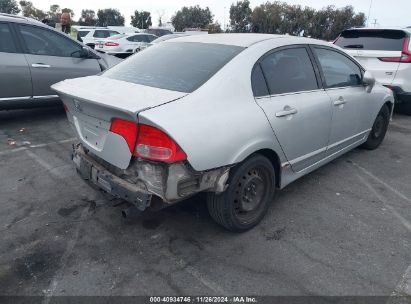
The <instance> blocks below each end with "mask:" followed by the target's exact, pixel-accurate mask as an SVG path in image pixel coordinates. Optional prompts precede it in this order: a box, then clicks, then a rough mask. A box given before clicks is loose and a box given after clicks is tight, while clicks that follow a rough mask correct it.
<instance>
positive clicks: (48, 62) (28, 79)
mask: <svg viewBox="0 0 411 304" xmlns="http://www.w3.org/2000/svg"><path fill="white" fill-rule="evenodd" d="M120 61H121V60H120V59H118V58H115V57H113V56H108V55H105V54H98V53H96V52H94V51H92V50H91V49H90V48H88V47H85V46H84V45H82V44H81V43H79V42H77V41H75V40H73V39H71V38H70V37H69V36H67V35H66V34H64V33H61V32H58V31H56V30H55V29H53V28H51V27H49V26H47V25H44V24H43V23H41V22H38V21H35V20H33V19H30V18H25V17H19V16H13V15H6V14H0V110H1V109H12V108H20V107H27V106H38V105H45V104H50V103H55V102H56V101H58V100H59V98H58V96H57V95H56V93H55V92H54V91H53V90H52V89H51V88H50V86H51V85H52V84H54V83H56V82H59V81H62V80H64V79H68V78H76V77H82V76H88V75H95V74H98V73H100V72H101V71H103V70H105V69H107V68H109V67H111V66H114V65H115V64H117V63H118V62H120Z"/></svg>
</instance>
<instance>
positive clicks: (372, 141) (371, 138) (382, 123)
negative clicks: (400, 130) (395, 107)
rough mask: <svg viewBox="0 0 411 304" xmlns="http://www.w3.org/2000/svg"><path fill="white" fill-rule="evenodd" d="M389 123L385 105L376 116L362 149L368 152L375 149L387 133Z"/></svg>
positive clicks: (388, 112)
mask: <svg viewBox="0 0 411 304" xmlns="http://www.w3.org/2000/svg"><path fill="white" fill-rule="evenodd" d="M389 121H390V110H389V109H388V106H387V105H384V106H383V107H382V108H381V110H380V112H379V113H378V115H377V118H376V119H375V121H374V125H373V126H372V129H371V132H370V134H369V135H368V138H367V141H366V142H365V143H364V144H363V145H362V147H363V148H365V149H368V150H374V149H377V148H378V147H379V146H380V145H381V143H382V141H383V140H384V137H385V134H386V133H387V129H388V124H389Z"/></svg>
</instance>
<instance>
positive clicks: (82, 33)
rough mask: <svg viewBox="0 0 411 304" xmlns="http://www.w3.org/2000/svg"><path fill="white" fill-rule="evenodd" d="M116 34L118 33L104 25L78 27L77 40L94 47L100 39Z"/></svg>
mask: <svg viewBox="0 0 411 304" xmlns="http://www.w3.org/2000/svg"><path fill="white" fill-rule="evenodd" d="M118 34H120V33H119V32H117V31H114V30H110V29H108V28H104V27H101V28H99V27H96V28H90V27H85V28H81V27H80V28H79V29H78V31H77V40H79V41H80V42H83V43H84V44H85V45H87V46H89V47H91V48H93V49H94V47H95V46H96V45H97V44H99V42H100V41H102V40H104V39H106V38H108V37H111V36H114V35H118Z"/></svg>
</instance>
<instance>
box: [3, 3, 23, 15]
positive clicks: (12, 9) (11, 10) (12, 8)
mask: <svg viewBox="0 0 411 304" xmlns="http://www.w3.org/2000/svg"><path fill="white" fill-rule="evenodd" d="M0 13H5V14H13V15H17V14H18V13H20V8H19V6H18V4H17V1H16V0H0Z"/></svg>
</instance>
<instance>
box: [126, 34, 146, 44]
mask: <svg viewBox="0 0 411 304" xmlns="http://www.w3.org/2000/svg"><path fill="white" fill-rule="evenodd" d="M127 40H128V41H132V42H146V40H145V39H144V35H134V36H131V37H128V38H127Z"/></svg>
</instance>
